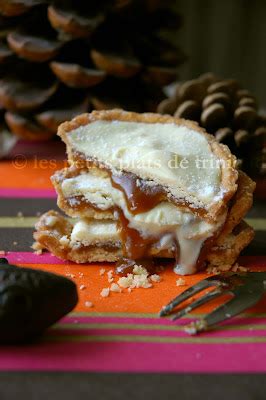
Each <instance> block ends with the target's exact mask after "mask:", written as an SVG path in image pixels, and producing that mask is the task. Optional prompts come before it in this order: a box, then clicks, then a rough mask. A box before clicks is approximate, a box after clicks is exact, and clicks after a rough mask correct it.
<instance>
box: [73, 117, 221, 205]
mask: <svg viewBox="0 0 266 400" xmlns="http://www.w3.org/2000/svg"><path fill="white" fill-rule="evenodd" d="M68 140H69V144H70V146H71V148H72V149H73V150H74V151H79V152H81V153H83V154H85V156H86V158H88V159H90V158H93V159H97V160H98V161H99V162H102V163H104V164H105V165H107V166H109V167H110V168H111V169H114V170H116V171H121V170H124V171H127V172H133V173H135V174H136V175H137V176H139V177H141V178H144V179H147V180H150V181H151V183H152V182H153V181H154V182H156V183H158V184H161V185H163V186H167V187H168V188H169V190H170V192H171V193H172V194H173V195H174V196H176V197H178V198H180V197H183V198H186V197H187V196H192V197H193V198H194V201H195V203H196V202H197V204H198V205H205V206H206V205H210V204H212V203H213V202H215V201H217V200H218V199H219V198H220V197H221V196H223V190H222V188H221V185H220V182H221V165H220V161H219V160H218V159H217V158H216V156H215V155H214V154H213V152H212V149H211V146H210V144H209V142H208V140H207V138H206V137H205V136H204V135H203V134H201V133H199V132H198V131H196V130H193V129H189V128H188V127H186V126H184V125H177V124H174V123H141V122H126V121H94V122H91V123H89V124H87V125H85V126H80V127H78V128H77V129H75V130H73V131H71V132H70V134H69V135H68Z"/></svg>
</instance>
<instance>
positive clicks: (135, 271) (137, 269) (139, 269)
mask: <svg viewBox="0 0 266 400" xmlns="http://www.w3.org/2000/svg"><path fill="white" fill-rule="evenodd" d="M133 274H134V275H148V271H147V270H146V268H144V267H142V266H141V265H137V264H135V265H134V268H133Z"/></svg>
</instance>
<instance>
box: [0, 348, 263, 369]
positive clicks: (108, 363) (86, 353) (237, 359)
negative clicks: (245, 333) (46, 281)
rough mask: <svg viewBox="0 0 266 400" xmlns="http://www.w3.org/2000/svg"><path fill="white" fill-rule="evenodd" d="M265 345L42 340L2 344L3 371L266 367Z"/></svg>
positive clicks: (0, 358)
mask: <svg viewBox="0 0 266 400" xmlns="http://www.w3.org/2000/svg"><path fill="white" fill-rule="evenodd" d="M265 359H266V346H265V344H256V343H251V344H218V345H216V344H215V345H212V344H200V345H199V344H174V345H173V344H168V343H167V344H159V343H156V344H154V343H111V342H110V343H99V345H97V344H96V343H95V342H94V343H88V342H87V343H39V344H34V345H31V346H24V347H22V346H21V347H8V346H6V347H2V348H1V350H0V370H2V371H12V370H23V371H27V370H41V371H53V370H61V371H95V372H107V371H108V372H119V371H121V372H201V373H204V372H213V373H217V372H223V373H225V372H266V362H265Z"/></svg>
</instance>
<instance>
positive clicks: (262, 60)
mask: <svg viewBox="0 0 266 400" xmlns="http://www.w3.org/2000/svg"><path fill="white" fill-rule="evenodd" d="M174 8H175V10H176V11H177V12H179V13H180V14H181V15H182V16H183V18H184V23H183V26H182V27H181V29H180V31H179V32H178V37H177V42H178V43H179V44H180V46H182V48H183V49H184V50H185V51H186V54H187V55H188V60H187V62H186V63H184V65H183V66H182V67H181V68H180V70H179V71H180V77H181V78H182V79H191V78H193V77H195V76H198V75H199V74H202V73H204V72H206V71H212V72H214V73H217V74H218V75H220V76H221V77H230V78H235V79H238V80H240V81H241V82H242V84H243V86H244V87H245V88H248V89H249V90H251V91H252V92H253V93H254V94H255V95H256V96H257V98H258V100H259V104H260V106H261V107H262V108H264V109H265V108H266V78H265V67H266V47H265V44H266V1H264V0H252V1H249V0H222V1H221V0H176V1H174Z"/></svg>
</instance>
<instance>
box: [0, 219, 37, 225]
mask: <svg viewBox="0 0 266 400" xmlns="http://www.w3.org/2000/svg"><path fill="white" fill-rule="evenodd" d="M37 221H38V218H37V217H0V228H33V227H34V225H35V224H36V222H37Z"/></svg>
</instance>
